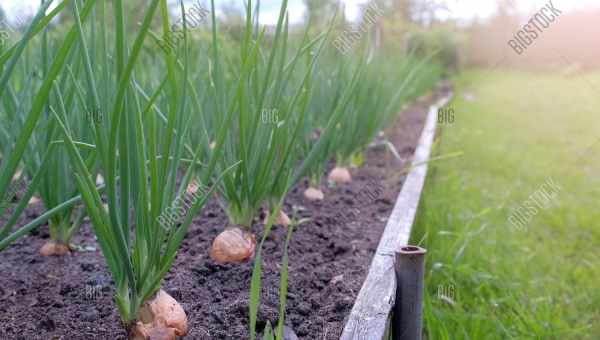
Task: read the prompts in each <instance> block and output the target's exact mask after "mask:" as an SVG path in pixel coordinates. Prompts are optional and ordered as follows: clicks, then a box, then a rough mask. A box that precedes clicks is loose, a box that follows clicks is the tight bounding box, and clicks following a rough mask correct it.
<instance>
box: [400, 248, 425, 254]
mask: <svg viewBox="0 0 600 340" xmlns="http://www.w3.org/2000/svg"><path fill="white" fill-rule="evenodd" d="M425 253H427V249H425V248H421V247H418V246H404V247H402V248H400V251H398V254H401V255H424V254H425Z"/></svg>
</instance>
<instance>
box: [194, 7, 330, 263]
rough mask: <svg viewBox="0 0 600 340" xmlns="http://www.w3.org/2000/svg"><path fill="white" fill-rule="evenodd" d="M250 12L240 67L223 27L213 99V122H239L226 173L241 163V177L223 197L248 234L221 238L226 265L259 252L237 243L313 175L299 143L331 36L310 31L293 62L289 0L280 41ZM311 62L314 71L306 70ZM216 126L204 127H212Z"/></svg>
mask: <svg viewBox="0 0 600 340" xmlns="http://www.w3.org/2000/svg"><path fill="white" fill-rule="evenodd" d="M246 6H247V7H246V31H245V35H244V38H243V40H242V42H241V51H240V55H241V63H240V66H236V65H233V64H224V63H223V62H222V61H221V58H220V48H219V46H218V45H217V39H216V29H213V35H215V38H214V39H213V41H214V42H213V46H212V59H211V60H212V68H213V71H212V73H211V81H213V82H214V86H213V87H212V88H211V91H212V92H211V93H210V96H209V97H212V98H214V101H213V103H211V105H210V106H209V109H210V110H214V112H215V113H216V114H215V115H213V116H212V117H214V118H215V119H214V121H213V122H212V124H214V123H219V121H220V119H221V118H219V117H226V116H228V115H230V114H232V113H234V114H235V115H236V118H237V119H236V120H235V121H234V125H233V126H232V133H231V134H229V136H228V138H227V140H226V144H225V146H224V148H225V151H224V157H223V159H222V161H221V162H220V163H219V168H220V169H223V168H225V167H226V166H227V165H228V164H231V163H232V162H234V161H236V160H240V161H241V164H240V166H239V167H238V168H237V169H236V170H235V171H233V172H231V173H229V174H227V175H225V176H224V178H223V181H222V184H221V185H220V190H219V192H220V197H221V198H222V201H223V205H224V208H225V210H226V212H227V215H228V216H229V222H230V224H231V225H232V226H234V227H235V228H238V229H241V230H243V231H244V232H239V231H236V232H235V233H232V232H231V230H226V233H227V234H228V235H230V236H226V235H220V236H219V237H217V239H215V242H213V247H212V250H213V251H212V252H211V253H212V254H211V255H213V256H212V257H213V259H215V260H217V261H221V262H237V261H242V260H246V259H248V258H249V257H250V256H251V255H252V254H253V250H254V247H253V243H252V242H237V241H236V242H235V243H236V244H245V245H247V246H248V248H247V249H246V251H245V252H241V251H239V250H238V249H232V247H231V244H232V242H233V241H232V238H233V237H237V238H239V236H242V237H245V238H249V236H248V235H247V234H244V233H245V232H247V231H248V230H250V229H251V227H252V225H253V223H254V220H255V217H256V216H257V213H258V211H259V208H260V207H261V206H264V205H266V207H267V208H268V209H270V210H271V212H273V210H274V207H275V206H276V205H277V203H278V202H279V201H281V200H282V198H284V197H285V196H286V195H287V192H288V190H289V188H290V187H291V186H292V185H293V184H294V183H295V182H297V178H298V177H297V176H296V175H297V172H298V171H305V168H306V166H301V165H300V166H299V160H300V156H301V153H300V149H299V148H298V147H297V143H298V142H299V140H300V139H301V137H302V136H301V134H302V133H303V128H304V121H305V118H306V112H307V107H308V103H309V101H310V93H311V91H310V88H309V87H310V79H311V77H312V75H313V71H314V69H315V67H316V64H317V59H318V57H319V55H320V52H321V50H322V49H323V46H324V45H325V39H324V37H325V35H326V34H327V32H325V33H323V34H321V35H320V36H317V37H314V38H309V36H308V33H305V35H304V38H303V40H302V43H301V45H300V46H299V47H298V48H297V49H296V50H295V52H293V53H292V54H290V56H289V57H288V53H290V50H292V51H294V49H293V47H292V46H289V45H288V37H289V31H288V27H289V24H288V17H287V15H286V13H287V1H285V0H284V1H283V3H282V5H281V10H280V14H279V19H278V23H277V26H276V28H275V29H274V33H273V34H272V35H267V34H266V33H265V30H260V31H258V30H257V28H255V26H254V25H253V23H254V22H255V21H256V18H257V16H258V12H257V11H256V10H254V7H253V5H252V2H251V1H248V3H247V4H246ZM303 63H306V65H305V66H306V67H301V66H300V65H303ZM232 67H233V68H234V69H231V68H232ZM227 74H236V75H238V78H237V79H236V80H235V81H233V82H226V81H225V79H224V76H223V75H227ZM335 118H336V117H332V119H335ZM210 124H211V122H205V123H204V125H205V126H209V125H210ZM330 133H331V132H330ZM211 139H213V138H208V140H211ZM314 161H316V157H306V158H305V159H304V160H303V162H304V163H306V164H308V163H311V162H314ZM279 217H280V218H279V221H278V222H279V223H280V224H286V223H287V219H286V216H285V214H280V216H279ZM236 235H237V236H236ZM227 250H230V251H231V252H232V254H228V252H227ZM240 254H241V255H245V256H239V255H240Z"/></svg>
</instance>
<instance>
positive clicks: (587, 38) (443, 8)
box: [0, 0, 600, 72]
mask: <svg viewBox="0 0 600 340" xmlns="http://www.w3.org/2000/svg"><path fill="white" fill-rule="evenodd" d="M198 1H199V2H200V3H203V4H204V6H205V7H206V8H208V7H209V3H208V2H206V1H205V0H198ZM171 2H172V6H173V7H172V9H173V15H174V16H177V15H178V3H179V2H178V1H176V0H173V1H171ZM193 2H196V1H184V3H185V4H190V3H193ZM145 3H146V1H144V0H129V1H127V2H126V6H127V7H128V9H130V11H128V13H131V14H132V15H133V16H134V17H133V18H132V20H133V21H136V19H140V18H141V16H142V15H143V13H144V11H139V10H137V11H136V10H133V9H136V8H138V9H139V8H143V6H144V4H145ZM547 3H548V2H547V1H539V0H520V1H515V0H380V1H375V4H376V6H377V7H378V8H380V9H381V10H382V11H383V12H384V13H385V14H384V15H383V18H381V20H377V22H376V23H375V25H374V27H373V28H372V29H371V34H372V35H373V39H372V43H373V44H376V46H377V47H384V48H386V49H388V48H389V49H393V50H395V51H398V50H399V49H404V50H407V49H410V48H415V47H416V45H418V46H419V49H421V52H422V53H427V52H428V51H429V50H440V49H441V55H442V56H443V57H444V58H445V60H446V62H447V63H448V64H449V65H450V66H452V67H458V66H459V65H461V64H462V65H488V66H489V65H494V66H495V65H498V64H503V65H510V66H526V67H536V68H548V67H550V68H557V69H560V70H563V71H565V72H575V71H577V70H579V69H581V68H586V67H592V66H597V65H598V63H600V44H598V37H597V36H596V37H594V35H595V34H597V32H600V20H598V19H600V2H599V1H597V0H574V1H569V0H554V1H552V4H553V5H554V7H555V8H558V9H559V10H560V11H562V14H561V16H560V25H557V24H552V25H550V27H549V28H547V29H545V30H544V32H543V34H542V35H543V36H542V37H540V38H539V39H537V40H536V42H535V43H534V44H532V46H531V47H530V48H528V49H527V53H524V54H523V55H517V54H516V53H514V51H512V49H510V48H507V47H508V44H507V42H508V40H510V39H511V38H512V36H513V35H514V34H515V33H516V32H517V31H518V29H520V28H521V27H522V26H523V25H524V24H526V23H527V22H528V21H529V20H530V18H531V16H532V15H534V14H535V13H536V12H537V11H539V10H540V9H541V8H542V7H543V6H545V5H546V4H547ZM368 4H369V1H368V0H290V1H289V4H288V8H289V15H290V22H291V23H292V24H293V25H294V26H296V27H302V26H304V25H306V24H308V23H309V22H310V25H311V27H314V29H316V30H318V29H324V27H325V26H326V25H327V24H328V22H329V20H330V19H331V18H332V17H333V15H334V14H335V13H336V12H337V13H339V15H338V18H339V19H340V23H339V25H338V27H339V29H340V30H342V29H344V28H348V27H351V26H352V25H358V24H359V23H360V22H361V20H362V19H363V15H364V13H365V11H366V8H367V7H368ZM38 5H39V0H3V1H2V3H1V5H0V20H2V24H0V29H3V28H5V29H6V26H8V28H9V29H11V28H12V29H16V30H18V29H22V28H23V27H24V25H26V23H27V21H28V19H30V18H31V16H32V15H33V13H34V11H35V9H36V7H37V6H38ZM280 5H281V0H263V1H260V10H261V16H260V22H261V23H262V24H264V25H274V24H276V20H277V16H278V11H279V8H280ZM217 6H218V17H219V18H220V20H222V21H223V23H225V24H226V25H227V26H228V27H229V28H230V31H231V32H232V33H235V31H236V30H235V27H236V26H237V27H238V28H239V29H241V27H242V26H241V23H242V14H243V7H244V2H243V1H240V0H224V1H218V2H217ZM342 14H343V15H342ZM135 16H138V17H139V18H136V17H135ZM60 20H67V19H59V21H60ZM157 24H158V23H157ZM594 38H595V39H594ZM594 42H596V43H594Z"/></svg>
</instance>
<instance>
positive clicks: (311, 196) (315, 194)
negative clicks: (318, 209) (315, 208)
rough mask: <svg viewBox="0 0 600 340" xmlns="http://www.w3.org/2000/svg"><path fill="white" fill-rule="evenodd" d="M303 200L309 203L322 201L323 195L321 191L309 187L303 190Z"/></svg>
mask: <svg viewBox="0 0 600 340" xmlns="http://www.w3.org/2000/svg"><path fill="white" fill-rule="evenodd" d="M304 198H306V199H307V200H309V201H322V200H323V199H324V198H325V194H323V191H321V189H318V188H313V187H309V188H308V189H306V190H304Z"/></svg>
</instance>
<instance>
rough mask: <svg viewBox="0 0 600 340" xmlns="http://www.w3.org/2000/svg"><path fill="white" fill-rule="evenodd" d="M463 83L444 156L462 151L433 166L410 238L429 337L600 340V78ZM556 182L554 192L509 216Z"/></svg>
mask: <svg viewBox="0 0 600 340" xmlns="http://www.w3.org/2000/svg"><path fill="white" fill-rule="evenodd" d="M456 83H457V91H456V96H455V99H454V101H453V102H452V103H451V104H450V105H449V107H452V108H453V109H454V111H455V121H454V123H453V124H451V125H448V124H447V125H443V126H442V133H441V135H440V139H439V144H437V147H436V153H437V154H441V155H444V154H450V153H454V152H457V151H462V152H463V155H462V156H460V157H455V158H450V159H446V160H441V161H437V162H433V163H432V165H431V168H430V172H429V177H428V179H427V184H426V188H425V192H424V196H423V200H422V202H421V208H420V214H419V217H418V221H417V224H416V226H415V230H414V233H413V239H412V242H413V243H419V242H421V243H422V245H423V246H424V247H425V248H427V249H428V255H427V256H428V257H427V276H426V285H427V291H426V310H425V322H426V331H427V334H428V339H436V340H437V339H561V340H562V339H600V210H599V209H598V208H599V206H600V74H598V73H595V74H582V75H576V76H569V77H567V76H563V75H560V74H541V73H540V74H533V73H531V74H530V73H519V72H512V71H500V70H496V71H481V70H479V71H471V72H467V73H465V74H463V75H462V76H461V77H460V78H459V79H457V82H456ZM466 93H468V94H470V96H469V95H467V97H470V98H466V97H465V94H466ZM469 99H470V100H469ZM594 143H595V144H594ZM549 179H551V180H552V181H553V182H555V183H556V184H557V185H558V186H560V190H559V191H557V192H556V194H555V196H554V197H553V198H552V199H551V200H550V201H549V202H546V203H547V204H546V205H545V206H543V207H540V206H539V205H538V206H536V207H537V209H535V212H537V213H536V214H533V213H531V214H530V215H531V216H529V218H527V219H526V220H528V223H527V224H523V225H522V226H521V228H516V227H515V226H513V225H512V224H511V223H509V221H508V219H509V217H510V216H511V214H513V213H514V212H515V211H516V210H517V209H518V208H519V207H520V206H521V205H523V204H524V203H525V202H526V201H527V200H528V198H529V197H530V195H532V194H534V193H536V191H539V190H540V189H543V187H542V185H543V184H544V183H545V182H546V181H548V180H549ZM530 202H531V201H530ZM529 211H530V212H531V211H532V210H529ZM440 293H441V294H440Z"/></svg>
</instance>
